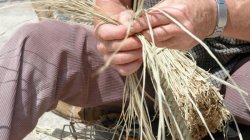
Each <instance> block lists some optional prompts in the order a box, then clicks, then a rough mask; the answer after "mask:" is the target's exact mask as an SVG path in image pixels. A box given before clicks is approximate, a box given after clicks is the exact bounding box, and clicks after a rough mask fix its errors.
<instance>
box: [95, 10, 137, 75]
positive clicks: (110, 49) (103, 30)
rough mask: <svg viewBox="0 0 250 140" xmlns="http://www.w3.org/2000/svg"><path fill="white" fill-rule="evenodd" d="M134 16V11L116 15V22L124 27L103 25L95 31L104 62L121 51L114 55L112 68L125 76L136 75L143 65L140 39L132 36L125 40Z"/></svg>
mask: <svg viewBox="0 0 250 140" xmlns="http://www.w3.org/2000/svg"><path fill="white" fill-rule="evenodd" d="M132 15H133V11H131V10H125V11H123V12H121V13H119V14H118V15H115V18H116V20H118V21H119V22H120V23H123V25H118V26H116V25H112V24H102V25H100V26H99V27H98V29H96V31H95V32H96V36H97V38H98V40H99V44H98V45H97V48H98V50H99V51H100V52H101V53H102V54H103V57H104V60H106V61H107V60H108V59H109V58H110V56H111V55H112V54H113V53H114V52H115V51H116V50H118V49H119V51H118V53H116V54H114V55H113V59H112V61H111V66H112V67H113V68H115V69H116V70H117V71H118V72H119V73H120V74H121V75H123V76H126V75H130V74H132V73H134V72H135V71H137V70H138V69H139V68H140V66H141V64H142V48H141V43H140V41H139V40H138V38H136V37H135V36H134V35H131V36H129V37H128V38H127V39H126V40H124V38H125V36H126V34H127V29H128V24H131V23H130V22H129V21H131V19H132Z"/></svg>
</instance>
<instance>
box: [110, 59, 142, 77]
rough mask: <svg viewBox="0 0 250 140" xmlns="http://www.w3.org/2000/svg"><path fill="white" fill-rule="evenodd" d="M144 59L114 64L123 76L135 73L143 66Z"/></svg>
mask: <svg viewBox="0 0 250 140" xmlns="http://www.w3.org/2000/svg"><path fill="white" fill-rule="evenodd" d="M141 64H142V59H138V60H136V61H134V62H132V63H129V64H124V65H113V67H114V68H115V69H116V70H117V71H118V72H119V73H120V74H121V75H123V76H128V75H130V74H133V73H135V72H136V71H137V70H138V69H139V68H140V66H141Z"/></svg>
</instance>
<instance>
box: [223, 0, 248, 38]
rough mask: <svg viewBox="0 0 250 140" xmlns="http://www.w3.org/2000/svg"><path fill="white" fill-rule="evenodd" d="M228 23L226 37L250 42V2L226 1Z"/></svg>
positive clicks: (239, 0) (225, 31)
mask: <svg viewBox="0 0 250 140" xmlns="http://www.w3.org/2000/svg"><path fill="white" fill-rule="evenodd" d="M226 2H227V6H228V22H227V25H226V27H225V30H224V33H223V35H224V36H228V37H233V38H238V39H242V40H247V41H250V20H249V19H250V8H249V7H250V1H249V0H226Z"/></svg>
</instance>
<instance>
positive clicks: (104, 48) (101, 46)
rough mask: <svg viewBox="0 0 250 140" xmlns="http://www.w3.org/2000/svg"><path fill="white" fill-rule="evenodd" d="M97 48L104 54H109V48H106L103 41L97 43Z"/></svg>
mask: <svg viewBox="0 0 250 140" xmlns="http://www.w3.org/2000/svg"><path fill="white" fill-rule="evenodd" d="M97 50H98V51H99V52H100V53H102V54H107V53H108V52H107V50H106V47H105V45H104V44H103V43H99V44H97Z"/></svg>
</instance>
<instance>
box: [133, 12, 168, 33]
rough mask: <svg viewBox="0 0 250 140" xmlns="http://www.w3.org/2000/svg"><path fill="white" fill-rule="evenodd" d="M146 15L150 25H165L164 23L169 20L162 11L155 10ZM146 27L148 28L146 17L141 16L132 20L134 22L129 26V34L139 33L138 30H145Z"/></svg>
mask: <svg viewBox="0 0 250 140" xmlns="http://www.w3.org/2000/svg"><path fill="white" fill-rule="evenodd" d="M148 17H149V21H150V26H151V27H156V26H160V25H165V24H168V23H170V20H169V19H167V18H166V16H164V15H163V14H162V13H160V12H157V11H154V12H150V13H148ZM147 29H149V25H148V22H147V17H146V16H142V17H139V18H138V19H136V20H135V21H134V23H133V24H132V26H131V31H130V32H131V34H134V33H140V32H142V31H144V30H147Z"/></svg>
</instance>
